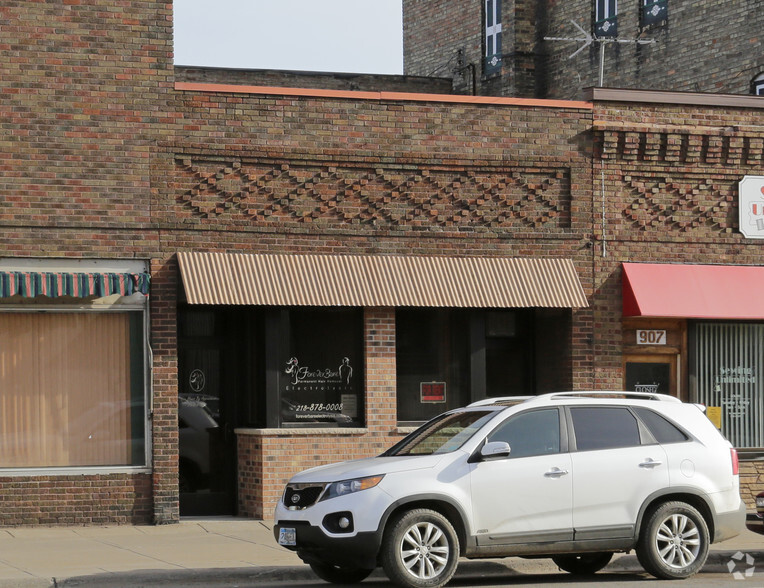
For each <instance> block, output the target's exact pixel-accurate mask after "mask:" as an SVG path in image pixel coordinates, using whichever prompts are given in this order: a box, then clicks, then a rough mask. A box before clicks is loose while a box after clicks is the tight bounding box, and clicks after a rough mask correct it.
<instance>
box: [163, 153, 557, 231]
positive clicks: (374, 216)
mask: <svg viewBox="0 0 764 588" xmlns="http://www.w3.org/2000/svg"><path fill="white" fill-rule="evenodd" d="M176 175H177V178H176V184H175V185H176V186H177V189H178V194H177V197H176V201H177V203H178V204H180V205H181V208H182V209H183V211H184V212H185V213H186V214H190V216H191V217H196V218H201V219H207V220H219V221H225V222H236V221H246V222H248V223H255V224H260V225H262V224H271V223H273V224H275V223H289V222H303V223H322V224H326V225H332V224H342V225H346V224H350V225H372V226H374V225H377V226H387V227H409V228H414V227H424V228H432V227H443V228H448V227H456V228H459V227H472V228H479V227H484V228H486V229H497V228H516V227H526V228H527V227H529V228H547V227H553V228H567V227H569V226H570V173H569V171H568V170H566V169H548V168H547V169H538V168H502V169H477V168H471V169H464V168H442V167H438V168H435V167H430V168H422V167H418V168H416V169H410V170H409V169H402V168H368V167H361V166H356V167H354V166H350V165H348V166H346V167H343V166H339V165H335V164H326V163H317V164H302V163H300V164H293V163H278V162H273V161H257V162H242V161H238V160H237V161H223V162H221V161H219V160H214V159H202V158H194V159H191V158H177V159H176ZM181 216H182V215H181Z"/></svg>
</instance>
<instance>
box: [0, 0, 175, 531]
mask: <svg viewBox="0 0 764 588" xmlns="http://www.w3.org/2000/svg"><path fill="white" fill-rule="evenodd" d="M171 8H172V5H171V4H170V3H167V2H155V1H153V0H132V1H131V0H127V1H125V2H120V3H119V4H118V5H117V4H115V3H114V2H107V1H105V0H82V1H69V2H42V1H16V0H7V1H4V2H2V4H1V5H0V23H2V24H1V28H2V35H0V51H2V54H3V62H2V66H0V67H2V75H0V94H2V96H3V99H2V100H0V120H2V127H3V132H2V134H0V193H1V194H2V198H0V251H2V252H3V253H2V255H3V256H10V257H30V256H39V257H64V258H70V259H71V258H83V257H84V258H125V257H128V258H131V257H135V258H138V259H149V258H151V257H152V256H154V255H155V252H156V251H157V248H158V235H157V233H156V232H155V231H152V222H151V193H150V183H151V182H150V173H149V164H150V158H151V152H152V150H153V148H154V146H155V145H156V142H157V137H158V136H161V135H162V134H163V133H169V130H170V125H171V124H172V123H173V122H174V117H173V115H172V113H170V112H168V110H167V108H166V105H167V99H166V92H168V91H169V90H170V89H171V83H172V68H171V67H172V14H171ZM176 427H177V426H176ZM155 441H157V440H155ZM154 449H155V452H156V453H157V454H160V455H161V454H165V455H166V454H167V451H169V450H170V449H171V448H169V447H163V446H162V441H161V440H159V442H158V443H156V445H155V448H154ZM162 462H163V460H162V458H159V459H158V460H157V463H158V464H159V471H163V470H162ZM153 484H154V482H153V481H152V476H151V475H149V474H112V475H63V476H59V475H39V476H14V477H3V478H2V479H0V499H2V504H3V508H2V514H0V524H3V525H20V524H106V523H139V522H144V523H145V522H149V521H151V520H152V518H153V517H154V515H155V512H154V509H153V504H152V501H153V497H152V494H153V492H152V486H153ZM160 486H162V487H167V485H166V484H165V483H163V484H160ZM159 518H163V515H162V516H160V517H159ZM169 518H170V520H172V519H173V516H172V515H170V517H169ZM175 518H177V516H175Z"/></svg>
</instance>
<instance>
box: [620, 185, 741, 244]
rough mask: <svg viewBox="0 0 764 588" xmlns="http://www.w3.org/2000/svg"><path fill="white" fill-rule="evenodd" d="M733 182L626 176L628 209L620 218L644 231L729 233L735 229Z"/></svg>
mask: <svg viewBox="0 0 764 588" xmlns="http://www.w3.org/2000/svg"><path fill="white" fill-rule="evenodd" d="M735 186H736V184H735V181H734V180H730V181H728V182H724V181H712V180H708V179H705V178H698V179H694V180H693V179H691V178H689V177H688V176H684V177H683V178H681V179H675V178H672V177H669V176H656V177H647V176H645V177H640V176H635V175H631V176H625V177H624V178H623V187H624V189H625V191H626V193H627V194H629V195H630V197H627V198H626V199H625V200H626V203H627V205H628V206H627V208H625V209H624V210H623V216H624V217H625V218H626V219H628V220H629V221H631V222H632V223H633V226H634V227H635V228H638V229H641V230H643V231H647V230H651V229H652V230H656V229H660V230H673V231H685V232H686V231H701V230H702V231H710V232H715V233H731V232H732V230H733V228H735V226H736V218H737V205H736V203H735V200H736V198H735Z"/></svg>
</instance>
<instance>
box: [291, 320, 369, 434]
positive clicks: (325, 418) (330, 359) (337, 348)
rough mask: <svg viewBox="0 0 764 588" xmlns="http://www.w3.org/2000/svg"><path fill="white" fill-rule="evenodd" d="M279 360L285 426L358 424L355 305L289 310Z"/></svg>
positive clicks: (359, 335) (359, 342)
mask: <svg viewBox="0 0 764 588" xmlns="http://www.w3.org/2000/svg"><path fill="white" fill-rule="evenodd" d="M282 316H284V320H283V321H282V324H281V328H282V329H284V331H285V332H286V333H287V341H286V345H285V348H284V349H283V350H282V357H281V358H280V366H279V369H280V372H281V373H280V376H279V398H280V412H281V423H282V425H285V426H316V424H323V425H333V426H358V425H360V424H362V423H363V417H364V406H363V382H364V376H363V313H362V312H361V310H360V309H344V308H343V309H332V308H322V309H305V310H302V309H294V308H293V309H290V310H288V311H287V312H286V313H284V314H283V315H282Z"/></svg>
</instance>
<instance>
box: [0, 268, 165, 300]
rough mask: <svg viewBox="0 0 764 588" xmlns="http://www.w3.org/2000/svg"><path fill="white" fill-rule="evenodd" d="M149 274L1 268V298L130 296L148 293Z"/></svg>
mask: <svg viewBox="0 0 764 588" xmlns="http://www.w3.org/2000/svg"><path fill="white" fill-rule="evenodd" d="M149 281H150V276H149V274H147V273H139V274H132V273H127V274H126V273H72V272H13V271H0V298H6V297H9V296H23V297H25V298H34V297H35V296H50V297H51V298H57V297H59V296H73V297H75V298H87V297H90V296H98V297H101V296H110V295H111V294H120V295H121V296H129V295H130V294H133V293H135V292H140V293H141V294H148V292H149Z"/></svg>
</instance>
